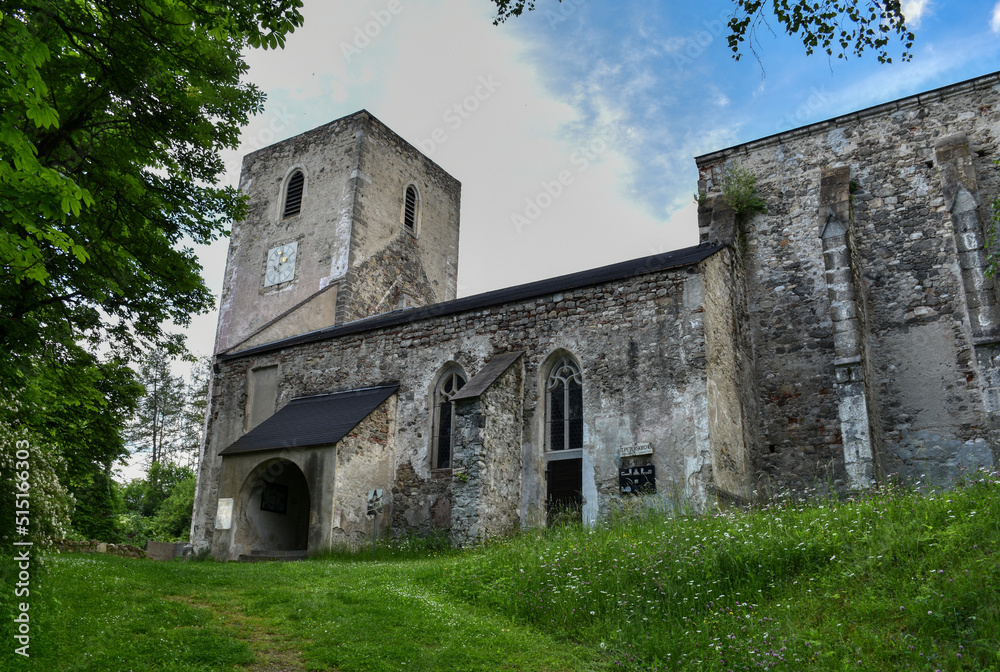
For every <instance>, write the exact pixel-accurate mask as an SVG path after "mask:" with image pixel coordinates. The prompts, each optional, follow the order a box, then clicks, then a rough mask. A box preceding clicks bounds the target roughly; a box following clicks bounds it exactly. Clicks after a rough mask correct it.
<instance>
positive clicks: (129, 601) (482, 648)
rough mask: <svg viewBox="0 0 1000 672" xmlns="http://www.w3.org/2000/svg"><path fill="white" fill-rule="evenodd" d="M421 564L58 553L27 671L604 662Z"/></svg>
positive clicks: (547, 668)
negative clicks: (442, 580)
mask: <svg viewBox="0 0 1000 672" xmlns="http://www.w3.org/2000/svg"><path fill="white" fill-rule="evenodd" d="M430 562H431V561H425V560H414V561H401V562H379V563H360V562H345V561H338V560H318V561H306V562H298V563H257V564H241V563H213V562H201V563H182V562H167V563H156V562H152V561H136V560H125V559H121V558H115V557H105V556H83V555H79V556H59V557H56V558H53V561H52V562H51V563H50V573H49V574H48V575H47V576H46V578H45V601H46V603H47V604H48V605H49V608H46V609H44V610H43V616H42V619H41V623H40V624H39V626H38V628H37V629H36V631H35V632H36V633H37V634H36V640H35V641H37V642H38V644H39V645H38V647H37V648H36V649H35V650H36V651H37V654H36V655H35V656H34V657H33V659H32V663H34V665H36V666H37V665H41V666H42V667H33V668H25V669H53V670H55V669H59V670H66V671H67V672H71V671H84V670H86V671H90V670H93V671H95V672H96V671H98V670H100V671H101V672H117V671H119V670H120V671H122V672H124V671H125V670H133V669H134V670H139V669H142V670H149V671H157V670H171V671H173V670H184V671H185V672H200V671H213V672H214V671H217V670H245V671H247V672H305V671H317V670H330V671H336V672H381V671H388V670H428V671H435V672H437V671H442V672H445V671H447V670H461V671H463V672H471V671H474V670H483V671H487V670H488V671H490V672H493V671H495V670H525V671H531V670H537V671H544V672H557V671H567V672H568V671H576V670H599V669H605V667H606V663H607V662H608V661H604V660H603V657H602V656H601V655H600V653H599V652H596V651H594V650H593V649H590V648H588V647H585V646H581V645H577V644H572V643H569V642H566V641H560V640H556V639H553V637H552V636H550V635H548V634H545V633H542V632H540V631H538V630H537V629H535V628H532V627H529V626H525V625H523V624H518V623H515V622H512V621H510V620H509V619H507V618H505V617H502V616H498V615H497V614H495V613H492V612H487V611H484V610H482V609H478V608H476V607H472V606H470V605H468V604H466V603H465V602H462V601H460V600H457V599H455V598H454V597H452V596H449V595H447V594H445V593H440V592H438V591H436V590H435V589H434V588H433V586H432V585H431V584H429V583H428V582H427V581H425V580H424V579H423V578H422V577H424V576H426V574H427V572H428V568H429V566H430V565H429V564H428V563H430ZM52 607H55V608H52ZM45 665H50V667H45ZM14 669H17V668H14Z"/></svg>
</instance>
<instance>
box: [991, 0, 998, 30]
mask: <svg viewBox="0 0 1000 672" xmlns="http://www.w3.org/2000/svg"><path fill="white" fill-rule="evenodd" d="M990 29H991V30H992V31H993V32H994V33H1000V2H997V4H996V5H995V6H994V7H993V18H992V19H990Z"/></svg>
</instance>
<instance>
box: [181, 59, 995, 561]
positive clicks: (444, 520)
mask: <svg viewBox="0 0 1000 672" xmlns="http://www.w3.org/2000/svg"><path fill="white" fill-rule="evenodd" d="M998 153H1000V73H995V74H991V75H987V76H984V77H980V78H977V79H973V80H969V81H966V82H962V83H959V84H955V85H952V86H948V87H945V88H942V89H938V90H935V91H930V92H928V93H924V94H920V95H917V96H911V97H908V98H904V99H901V100H897V101H894V102H891V103H887V104H884V105H879V106H877V107H874V108H869V109H866V110H862V111H859V112H855V113H853V114H848V115H844V116H841V117H837V118H835V119H831V120H828V121H824V122H820V123H816V124H811V125H809V126H805V127H802V128H797V129H794V130H791V131H787V132H784V133H779V134H777V135H773V136H770V137H766V138H762V139H759V140H755V141H753V142H749V143H746V144H742V145H739V146H736V147H730V148H728V149H724V150H721V151H718V152H714V153H712V154H708V155H705V156H701V157H698V158H697V159H696V163H697V165H698V169H699V173H700V181H699V191H700V193H701V194H702V198H701V202H700V205H699V211H698V216H699V226H700V240H701V243H700V244H699V245H697V246H695V247H691V248H687V249H683V250H676V251H673V252H668V253H665V254H657V255H653V256H649V257H645V258H641V259H635V260H632V261H626V262H621V263H617V264H612V265H609V266H604V267H601V268H596V269H593V270H587V271H582V272H578V273H572V274H569V275H564V276H560V277H556V278H551V279H548V280H542V281H538V282H532V283H528V284H524V285H518V286H515V287H510V288H507V289H501V290H497V291H492V292H487V293H484V294H478V295H475V296H467V297H462V298H456V279H457V274H458V240H459V199H460V184H459V182H458V181H457V180H455V179H454V178H453V177H451V176H450V175H448V174H447V173H445V172H444V171H443V170H442V169H441V168H440V167H438V166H437V165H436V164H435V163H433V162H432V161H431V160H430V159H428V158H427V157H425V156H423V155H422V154H421V153H420V152H419V151H418V150H417V149H415V148H414V147H413V146H412V145H410V144H408V143H407V142H406V141H404V140H403V139H401V138H400V137H398V136H397V135H395V134H394V133H393V132H392V131H391V130H389V129H388V128H387V127H385V126H384V125H383V124H382V123H381V122H379V121H378V120H377V119H375V118H374V117H373V116H372V115H371V114H369V113H367V112H365V111H361V112H358V113H356V114H353V115H350V116H347V117H344V118H342V119H339V120H337V121H334V122H331V123H329V124H327V125H325V126H322V127H320V128H317V129H314V130H312V131H309V132H307V133H303V134H302V135H299V136H296V137H293V138H290V139H288V140H285V141H283V142H280V143H277V144H275V145H272V146H270V147H267V148H264V149H261V150H259V151H256V152H254V153H252V154H249V155H248V156H246V157H245V158H244V161H243V169H242V176H241V180H240V187H241V189H242V190H243V192H244V193H246V194H247V195H248V197H249V212H248V215H247V218H246V219H245V220H244V221H242V222H236V223H235V224H234V225H233V231H232V237H231V241H230V248H229V256H228V262H227V267H226V275H225V281H224V287H223V294H222V307H221V314H220V319H219V327H218V333H217V340H216V346H215V365H214V372H213V377H212V384H211V397H210V406H209V414H208V422H207V429H206V436H205V441H204V445H203V449H202V456H201V466H200V471H199V477H198V490H197V494H196V499H195V516H194V522H193V529H192V541H193V543H194V544H195V546H196V547H198V548H199V549H204V548H210V549H211V551H212V554H213V555H214V556H215V557H216V558H219V559H237V558H239V557H240V556H241V555H253V554H255V553H256V554H259V555H260V554H263V555H268V554H271V555H282V554H284V555H287V556H292V557H298V556H302V555H307V554H313V553H316V552H319V551H322V550H323V549H325V548H328V547H330V546H335V545H338V544H358V543H361V542H363V541H364V540H365V539H370V536H371V534H372V519H371V518H370V517H369V516H368V515H367V501H368V495H369V491H370V490H373V489H380V490H382V491H383V492H384V493H385V497H384V510H383V514H382V515H380V516H379V517H378V518H377V523H378V528H379V529H378V534H379V535H380V536H383V535H386V534H404V533H427V532H430V531H431V530H433V529H441V530H447V531H448V532H449V533H450V535H451V537H452V538H453V540H454V541H455V542H457V543H460V544H468V543H473V542H474V541H476V540H477V539H481V538H488V537H495V536H499V535H504V534H508V533H510V532H511V531H513V530H515V529H517V528H519V527H522V526H532V525H544V524H546V521H547V520H548V519H549V517H550V516H551V515H553V513H554V512H555V511H560V512H561V513H562V515H569V516H571V517H576V518H578V519H581V520H583V521H587V522H590V521H595V520H597V519H598V518H599V517H600V516H601V515H602V514H603V513H604V512H605V511H606V510H607V508H608V506H609V502H610V501H611V500H612V499H614V498H618V497H627V496H631V495H632V494H633V493H636V492H660V493H681V494H682V495H683V496H684V497H686V498H687V499H688V500H689V501H692V502H694V503H696V504H697V505H699V506H712V505H714V504H715V502H717V501H718V500H720V499H723V500H728V501H747V500H752V499H754V498H756V497H759V496H761V495H762V493H764V492H773V491H776V490H779V489H786V488H791V489H802V488H807V487H812V486H814V485H816V484H817V483H820V484H824V485H828V486H830V487H833V488H836V489H851V488H864V487H866V486H868V485H870V484H872V483H874V482H877V481H879V480H882V479H886V478H888V477H890V475H893V474H896V475H899V476H900V477H902V478H904V479H907V480H909V481H918V480H919V481H922V482H924V483H928V482H929V483H934V484H938V485H942V486H947V485H949V484H950V483H952V482H953V481H954V480H955V479H956V478H957V477H958V476H959V475H960V473H961V472H962V470H963V469H975V468H977V467H981V466H994V465H996V464H998V463H1000V453H998V450H1000V434H998V430H1000V427H998V417H1000V416H998V407H1000V305H998V292H997V287H996V284H995V280H994V279H993V278H992V277H991V275H990V274H989V273H988V272H987V271H988V262H987V256H986V252H985V247H986V235H987V231H988V226H989V224H990V218H991V211H990V201H991V200H992V199H993V198H994V197H995V196H996V195H997V194H998V193H1000V179H998V173H997V170H996V168H995V167H994V165H993V161H994V159H995V158H996V157H997V156H998ZM734 165H739V166H741V167H742V169H743V170H746V171H749V173H751V174H752V175H754V176H755V177H756V178H757V189H758V194H759V196H760V197H761V198H762V199H763V200H764V202H765V203H766V205H767V212H766V213H762V214H757V215H754V216H753V217H749V218H746V219H744V220H742V221H738V220H737V218H736V217H735V216H734V213H733V210H732V208H731V206H730V204H728V203H727V202H726V201H725V200H724V199H723V198H721V196H720V193H721V192H720V189H721V181H722V178H723V176H724V174H725V172H726V171H727V170H728V169H731V168H732V167H733V166H734Z"/></svg>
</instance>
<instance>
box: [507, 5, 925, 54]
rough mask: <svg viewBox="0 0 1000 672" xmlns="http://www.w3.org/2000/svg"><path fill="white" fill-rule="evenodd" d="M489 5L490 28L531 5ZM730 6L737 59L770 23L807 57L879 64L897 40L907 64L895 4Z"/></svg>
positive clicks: (909, 36) (906, 38)
mask: <svg viewBox="0 0 1000 672" xmlns="http://www.w3.org/2000/svg"><path fill="white" fill-rule="evenodd" d="M491 1H492V2H493V4H495V5H496V7H497V15H496V18H495V19H494V21H493V22H494V24H499V23H503V22H504V21H506V20H507V19H509V18H511V17H514V16H520V15H521V14H523V13H524V12H526V11H531V10H533V9H534V8H535V0H491ZM557 1H559V2H561V0H557ZM734 4H735V7H734V8H733V16H732V18H731V19H730V20H729V31H730V32H729V36H728V38H727V39H728V41H729V48H730V49H731V50H732V52H733V58H735V59H736V60H739V59H740V57H741V56H742V55H743V50H744V49H745V48H749V49H750V51H751V52H752V53H754V54H755V55H756V48H755V47H754V46H753V42H754V40H755V36H756V33H757V31H758V30H760V29H761V28H765V29H768V30H770V23H769V21H774V23H775V24H776V25H777V26H778V29H779V30H783V31H785V32H786V33H788V34H789V35H791V36H793V37H796V38H798V39H800V40H801V41H802V44H803V45H805V48H806V53H807V54H812V53H814V52H815V51H817V50H818V51H821V52H823V53H825V54H827V55H828V56H834V55H835V56H836V57H837V58H844V57H846V56H847V55H848V54H851V53H853V54H855V55H856V56H860V55H861V54H862V53H864V51H865V50H873V51H874V52H875V55H876V57H877V58H878V60H879V62H880V63H889V62H891V61H892V57H891V56H890V55H889V46H890V44H891V43H892V42H893V41H894V40H898V41H899V42H900V43H901V44H902V45H903V49H904V51H903V52H902V55H901V57H900V58H901V60H904V61H908V60H910V53H909V51H908V50H909V49H910V48H911V47H912V46H913V39H914V37H913V33H912V32H910V31H909V30H908V29H907V28H906V19H905V17H904V16H903V10H902V3H901V2H899V0H866V1H865V2H857V0H819V1H815V0H813V1H810V0H771V2H769V3H767V2H764V0H734Z"/></svg>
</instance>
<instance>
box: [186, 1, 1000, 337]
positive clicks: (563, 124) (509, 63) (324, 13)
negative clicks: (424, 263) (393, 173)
mask: <svg viewBox="0 0 1000 672" xmlns="http://www.w3.org/2000/svg"><path fill="white" fill-rule="evenodd" d="M732 7H733V4H732V3H731V2H729V1H728V0H708V1H706V2H701V3H680V2H671V3H665V2H651V1H649V0H646V1H644V2H637V1H620V0H618V1H615V2H610V0H567V1H566V2H563V3H557V2H556V1H555V0H538V3H537V9H536V10H535V11H534V12H532V13H529V14H525V15H523V16H521V17H519V18H516V19H512V20H511V21H509V22H507V23H506V24H503V25H501V26H494V25H492V17H493V9H494V8H493V5H492V3H491V2H489V0H372V1H368V0H362V1H355V0H352V2H350V3H347V2H330V1H329V0H306V3H305V7H304V14H305V25H304V26H303V27H302V28H301V29H300V30H298V31H297V32H296V33H295V34H294V35H292V36H291V37H290V38H289V40H288V43H287V45H286V47H285V49H283V50H280V51H257V52H252V53H249V54H248V62H249V64H250V71H249V79H250V80H251V81H254V82H256V83H257V84H258V85H259V86H261V87H262V88H263V89H264V90H265V91H266V92H267V94H268V102H267V106H266V109H265V111H264V113H263V114H261V115H259V116H258V117H256V118H254V120H253V121H252V123H251V124H250V125H249V126H248V127H247V129H246V131H245V133H244V136H243V145H242V146H241V148H240V149H239V150H238V151H234V152H231V153H230V154H229V155H227V157H226V158H227V165H228V166H229V168H230V171H229V173H228V175H227V180H228V181H229V182H230V183H232V184H236V183H237V180H238V170H239V160H240V157H241V156H242V155H243V154H244V153H246V152H249V151H252V150H253V149H256V148H258V147H262V146H266V145H267V144H270V143H271V142H275V141H278V140H282V139H284V138H287V137H290V136H292V135H295V134H298V133H301V132H303V131H306V130H308V129H310V128H314V127H316V126H319V125H321V124H324V123H326V122H328V121H330V120H332V119H335V118H338V117H341V116H343V115H346V114H350V113H352V112H355V111H357V110H358V109H361V108H365V109H368V110H369V111H370V112H372V113H373V114H374V115H375V116H377V117H378V118H379V119H381V120H382V121H383V122H385V123H386V124H388V125H389V126H390V127H391V128H393V129H394V130H395V131H396V132H397V133H399V134H400V135H402V136H403V137H404V138H405V139H407V140H409V141H410V142H411V143H413V144H415V145H417V146H418V147H421V148H422V149H424V150H425V152H426V153H428V154H430V156H431V157H432V158H433V159H434V160H435V161H437V162H438V163H439V164H440V165H441V166H442V167H443V168H444V169H445V170H447V171H449V172H450V173H452V174H453V175H454V176H455V177H457V178H458V179H459V180H461V181H462V184H463V200H462V233H461V248H460V258H459V295H463V296H464V295H469V294H474V293H478V292H482V291H487V290H490V289H495V288H497V287H503V286H509V285H512V284H518V283H522V282H528V281H531V280H535V279H538V278H543V277H550V276H554V275H558V274H562V273H567V272H571V271H575V270H580V269H584V268H592V267H596V266H600V265H603V264H608V263H613V262H615V261H620V260H623V259H628V258H635V257H640V256H644V255H647V254H652V253H656V252H660V251H665V250H670V249H676V248H679V247H684V246H687V245H692V244H695V243H696V242H697V235H696V227H695V217H694V208H693V206H692V200H691V194H692V192H693V191H694V190H695V188H696V181H697V173H696V170H695V164H694V161H693V157H694V156H696V155H699V154H702V153H707V152H710V151H714V150H717V149H722V148H724V147H728V146H731V145H734V144H739V143H742V142H746V141H749V140H753V139H755V138H758V137H762V136H766V135H770V134H772V133H776V132H779V131H782V130H787V129H789V128H794V127H797V126H801V125H804V124H808V123H812V122H815V121H820V120H822V119H826V118H829V117H832V116H836V115H839V114H844V113H847V112H851V111H853V110H857V109H861V108H864V107H867V106H870V105H876V104H879V103H882V102H886V101H889V100H892V99H895V98H899V97H903V96H907V95H911V94H915V93H919V92H921V91H925V90H928V89H932V88H935V87H939V86H944V85H947V84H951V83H954V82H957V81H961V80H964V79H968V78H971V77H976V76H979V75H983V74H987V73H990V72H994V71H997V70H1000V2H998V0H987V1H983V2H952V3H947V4H946V3H944V2H942V1H941V0H937V1H935V0H923V1H922V2H905V3H904V8H905V12H906V14H907V16H908V17H909V21H910V26H911V28H912V29H913V31H914V32H915V33H916V44H915V45H914V47H913V59H912V61H910V62H907V63H903V62H899V61H898V58H896V59H894V61H895V62H893V63H892V64H889V65H883V64H880V63H878V62H877V60H876V59H875V57H874V55H872V54H867V55H865V56H863V57H861V58H858V57H854V56H851V57H850V58H848V59H847V60H846V61H845V60H841V59H830V58H828V57H827V56H826V55H825V54H817V55H813V56H806V55H805V50H804V48H803V46H802V44H801V43H800V42H799V41H798V40H797V39H795V38H792V37H788V36H785V35H783V34H781V35H772V34H770V33H768V32H767V31H766V30H764V31H761V32H760V33H759V34H758V37H759V44H758V53H759V55H760V59H761V61H760V62H758V61H757V60H755V59H754V58H753V56H752V55H751V54H747V55H746V56H744V57H743V59H741V60H740V61H739V62H737V61H735V60H733V59H732V57H731V55H730V52H729V49H728V46H727V44H726V27H725V23H726V21H727V19H728V16H729V13H730V12H731V10H732ZM894 49H895V51H894V53H895V54H896V55H897V56H898V54H899V52H900V51H901V47H898V46H896V47H894ZM435 139H437V141H435ZM560 176H562V177H568V180H566V181H565V183H560ZM226 245H227V241H225V240H223V241H220V242H219V243H217V244H216V245H213V246H211V247H209V248H205V249H203V250H201V251H200V252H201V259H202V262H203V265H204V267H205V277H206V280H207V281H208V283H209V285H210V286H211V287H212V288H213V290H215V291H216V292H218V291H220V289H221V282H222V274H223V268H224V263H225V248H226ZM215 320H216V317H215V316H214V315H209V316H204V317H202V318H198V319H196V320H195V324H194V326H193V327H192V329H191V330H190V331H189V334H190V336H189V340H190V345H191V347H192V349H193V350H194V351H196V352H201V353H205V354H208V353H209V350H210V348H211V343H212V341H213V334H214V330H215Z"/></svg>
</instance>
